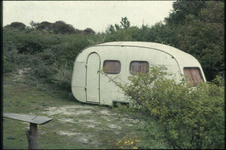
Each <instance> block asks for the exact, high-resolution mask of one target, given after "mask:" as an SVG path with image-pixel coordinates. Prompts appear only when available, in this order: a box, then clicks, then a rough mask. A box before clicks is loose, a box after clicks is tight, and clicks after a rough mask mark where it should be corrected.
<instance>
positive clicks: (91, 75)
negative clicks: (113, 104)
mask: <svg viewBox="0 0 226 150" xmlns="http://www.w3.org/2000/svg"><path fill="white" fill-rule="evenodd" d="M86 102H92V103H99V102H100V56H99V55H98V54H97V53H95V52H94V53H91V54H90V55H89V56H88V58H87V61H86Z"/></svg>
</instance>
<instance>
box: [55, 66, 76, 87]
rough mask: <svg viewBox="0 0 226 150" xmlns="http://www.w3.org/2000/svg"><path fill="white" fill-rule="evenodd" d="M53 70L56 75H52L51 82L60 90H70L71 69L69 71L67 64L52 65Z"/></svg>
mask: <svg viewBox="0 0 226 150" xmlns="http://www.w3.org/2000/svg"><path fill="white" fill-rule="evenodd" d="M54 69H55V70H54V71H55V72H56V73H53V74H52V78H51V81H52V82H53V83H55V84H57V85H58V86H60V87H62V88H66V89H67V90H70V89H71V77H72V69H69V68H68V66H67V64H64V65H61V66H57V65H56V64H54Z"/></svg>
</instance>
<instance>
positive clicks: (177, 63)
mask: <svg viewBox="0 0 226 150" xmlns="http://www.w3.org/2000/svg"><path fill="white" fill-rule="evenodd" d="M150 65H164V66H166V67H167V69H168V71H170V72H172V73H178V72H179V73H180V74H184V75H187V76H191V77H192V78H193V79H194V80H195V82H197V83H198V82H199V81H201V80H203V81H204V82H205V81H206V79H205V76H204V73H203V70H202V67H201V65H200V63H199V62H198V61H197V60H196V59H195V58H194V57H193V56H191V55H190V54H187V53H185V52H183V51H181V50H179V49H176V48H174V47H171V46H167V45H164V44H159V43H152V42H109V43H103V44H99V45H95V46H92V47H88V48H86V49H84V50H82V51H81V52H80V53H79V54H78V55H77V57H76V59H75V62H74V68H73V75H72V85H71V86H72V93H73V95H74V97H75V98H76V99H77V100H78V101H81V102H84V103H97V104H104V105H112V104H113V103H114V102H124V103H128V102H129V101H128V100H127V99H126V98H125V96H124V94H123V93H122V92H120V89H119V87H117V86H116V85H115V84H114V83H113V82H109V78H107V77H106V76H104V75H102V74H101V73H100V71H101V70H102V69H103V67H105V66H107V70H106V73H108V75H109V77H115V76H116V75H117V77H118V78H119V79H120V80H122V81H123V82H128V76H130V75H131V71H132V72H142V71H145V68H146V67H147V66H150Z"/></svg>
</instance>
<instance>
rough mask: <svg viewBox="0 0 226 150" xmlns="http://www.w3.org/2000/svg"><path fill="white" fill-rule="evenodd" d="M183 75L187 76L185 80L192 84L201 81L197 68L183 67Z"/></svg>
mask: <svg viewBox="0 0 226 150" xmlns="http://www.w3.org/2000/svg"><path fill="white" fill-rule="evenodd" d="M184 75H185V76H186V77H187V82H189V83H192V84H193V86H195V85H197V84H198V83H199V82H200V81H202V77H201V75H200V70H199V68H184Z"/></svg>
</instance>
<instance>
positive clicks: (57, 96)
mask: <svg viewBox="0 0 226 150" xmlns="http://www.w3.org/2000/svg"><path fill="white" fill-rule="evenodd" d="M16 76H18V74H16V73H15V72H13V73H7V74H4V75H3V96H2V97H3V106H2V107H3V112H8V113H18V114H33V115H38V116H47V117H50V118H53V120H52V121H50V122H49V123H47V124H44V125H38V136H39V148H40V149H93V148H102V149H106V148H113V147H115V143H116V142H117V141H118V140H120V139H122V138H123V137H124V136H126V134H127V133H130V132H134V128H133V127H132V125H133V124H132V123H130V122H129V120H126V119H127V117H125V116H124V115H121V114H117V115H115V112H112V111H113V110H112V109H111V108H110V107H106V106H102V105H91V104H84V103H80V102H78V101H77V100H76V99H74V98H73V97H71V96H69V93H68V92H66V91H64V90H62V89H59V88H57V87H54V86H53V85H48V84H41V83H35V84H34V82H31V81H29V80H27V79H26V77H23V78H20V79H18V78H17V77H16ZM64 106H84V107H78V108H73V109H72V108H68V109H66V111H68V112H70V111H73V112H75V113H74V114H73V113H72V114H71V115H65V114H64V113H58V114H53V115H50V116H48V114H46V113H45V112H47V110H48V109H49V108H55V107H56V110H59V109H61V108H63V107H64ZM85 110H90V113H83V114H77V115H75V114H76V112H79V111H85ZM102 111H108V112H110V113H109V115H106V114H104V113H101V112H102ZM123 118H124V119H123ZM61 119H71V120H72V122H62V121H61ZM128 119H129V118H128ZM92 120H94V122H92ZM80 121H82V122H80ZM2 124H3V148H4V149H9V148H10V149H28V141H27V137H26V134H25V132H26V131H28V130H29V123H25V122H22V121H17V120H13V119H8V118H4V120H3V122H2ZM128 124H130V126H128ZM88 125H90V127H89V126H88ZM92 126H93V127H92ZM111 126H112V128H111ZM118 126H120V127H121V128H113V127H118ZM63 132H66V133H67V132H69V133H72V134H75V135H71V136H68V135H64V134H60V133H63ZM76 134H78V135H76ZM137 134H138V133H137Z"/></svg>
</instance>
